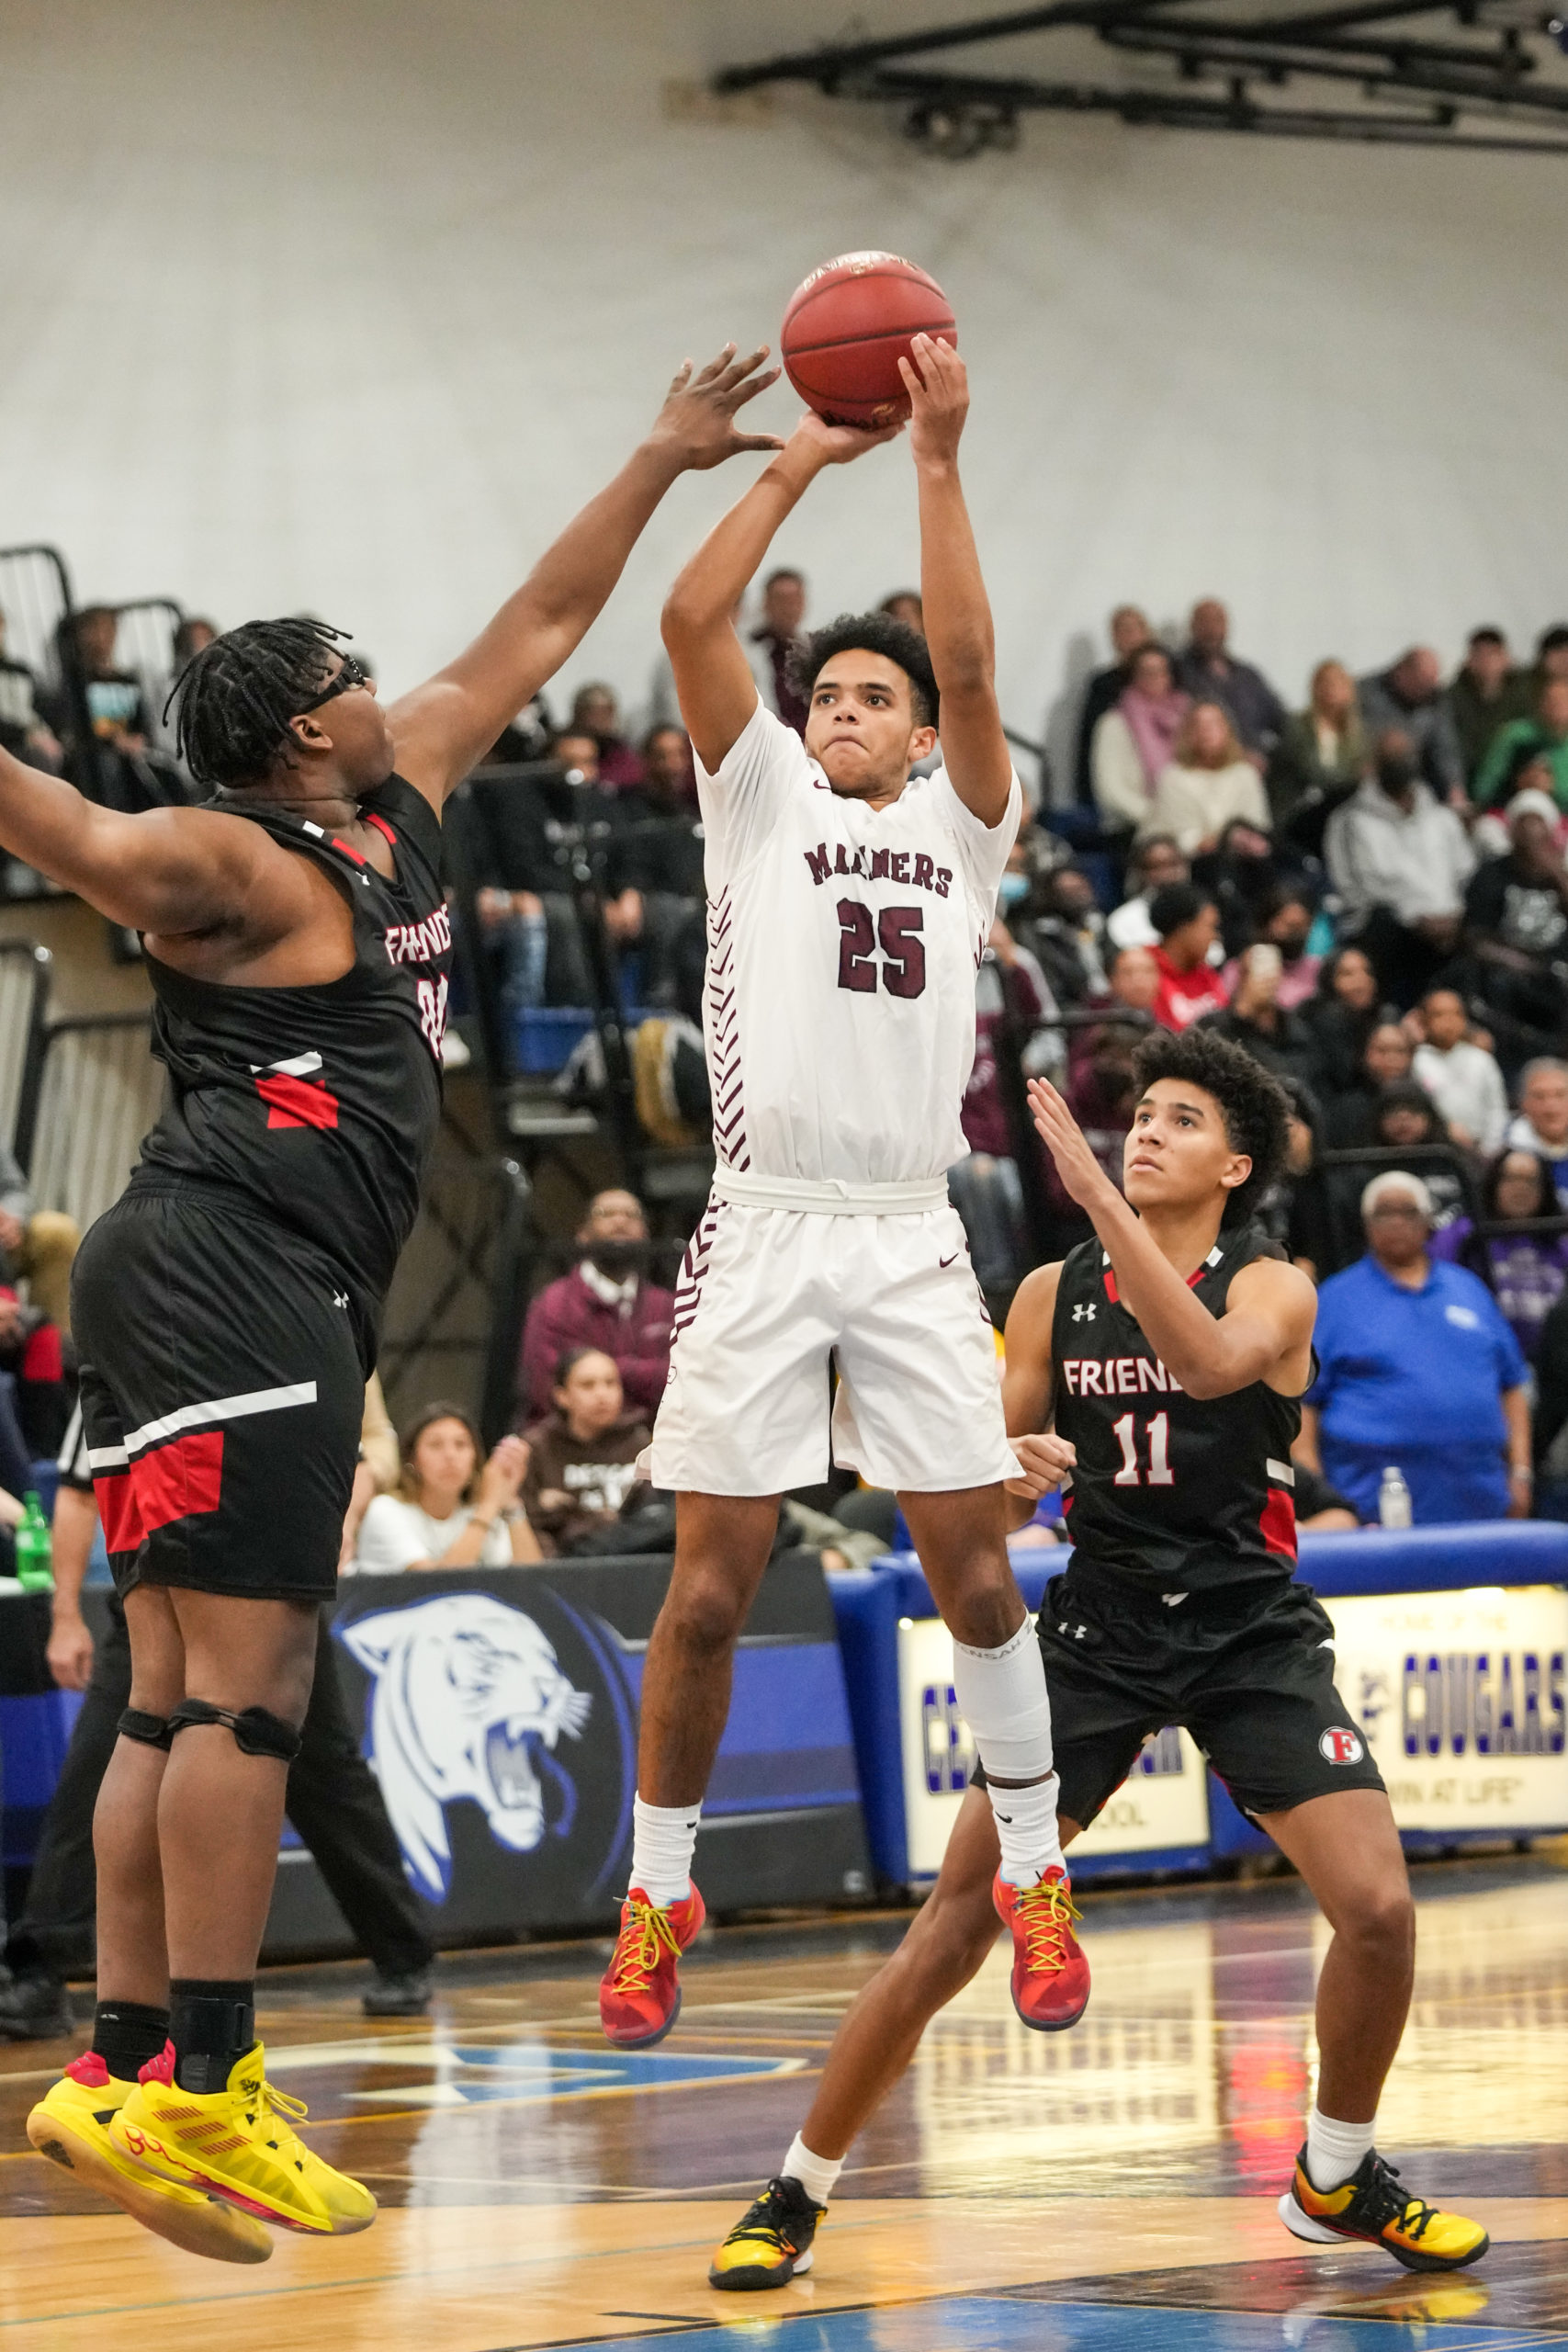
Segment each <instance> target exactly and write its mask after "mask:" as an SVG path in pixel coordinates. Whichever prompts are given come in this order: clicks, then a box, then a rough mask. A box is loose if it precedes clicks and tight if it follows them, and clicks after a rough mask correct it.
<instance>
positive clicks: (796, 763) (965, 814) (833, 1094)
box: [697, 703, 1023, 1184]
mask: <svg viewBox="0 0 1568 2352" xmlns="http://www.w3.org/2000/svg"><path fill="white" fill-rule="evenodd" d="M697 793H698V798H699V800H700V802H701V805H702V812H703V831H704V840H705V850H704V869H705V881H706V886H707V901H708V907H707V921H708V961H707V978H706V983H705V992H704V1019H703V1027H704V1033H705V1038H706V1044H707V1057H708V1074H709V1079H710V1081H711V1084H712V1088H713V1112H714V1145H715V1149H716V1154H717V1158H718V1161H719V1165H720V1167H721V1169H723V1168H730V1169H734V1170H740V1171H748V1170H749V1171H750V1172H752V1173H753V1174H756V1175H758V1176H770V1177H787V1178H795V1179H797V1180H803V1181H806V1182H816V1183H822V1182H840V1183H845V1184H897V1183H908V1182H917V1181H919V1180H921V1179H931V1178H933V1177H938V1176H940V1175H941V1174H942V1171H943V1170H945V1169H947V1168H950V1167H951V1166H952V1165H953V1161H954V1160H955V1159H962V1158H963V1157H964V1152H965V1151H966V1150H967V1148H968V1147H967V1145H966V1144H965V1142H964V1132H963V1129H962V1127H961V1126H960V1125H959V1118H958V1112H959V1105H960V1103H962V1101H963V1098H964V1088H965V1086H966V1085H967V1084H968V1081H969V1073H970V1070H971V1068H972V1067H973V1064H974V1059H975V974H976V968H977V967H978V965H979V961H980V957H981V955H982V953H983V951H984V948H985V944H986V938H987V933H988V932H989V930H990V927H991V923H992V921H993V919H994V917H995V914H996V904H997V890H998V885H999V883H1000V881H1001V876H1002V870H1003V868H1004V867H1005V865H1006V864H1007V860H1008V853H1009V851H1010V849H1011V847H1012V844H1013V841H1014V839H1015V837H1016V835H1017V832H1018V827H1019V820H1020V817H1021V813H1022V806H1023V797H1022V793H1021V788H1020V786H1019V781H1018V778H1017V776H1016V775H1015V776H1014V777H1013V779H1012V789H1011V793H1010V797H1009V801H1008V807H1007V811H1006V814H1005V815H1004V817H1003V818H1002V820H1001V822H1000V823H999V824H998V825H994V826H987V825H985V824H983V823H982V822H981V820H980V819H979V818H977V817H976V816H975V815H973V814H972V812H971V811H970V810H969V809H966V808H965V807H964V802H963V801H962V800H961V799H960V798H959V797H958V795H957V793H956V792H955V791H954V790H953V786H952V784H951V783H950V782H949V780H948V776H947V772H946V770H945V769H939V770H938V772H937V774H936V775H932V776H927V777H920V776H917V777H914V778H912V779H911V781H910V782H909V784H908V786H906V788H905V790H904V792H903V794H902V796H901V797H899V798H898V799H897V801H895V802H894V803H893V804H892V805H891V807H889V808H886V809H881V810H874V809H869V808H867V807H866V806H865V804H864V803H863V801H859V800H847V799H843V798H841V797H840V796H839V795H838V794H837V793H835V792H834V791H833V790H832V788H831V787H830V786H829V783H828V779H827V777H826V776H825V775H823V773H822V770H821V768H820V767H819V766H818V764H817V763H816V761H815V760H813V759H812V758H811V756H810V755H809V753H808V752H807V749H806V746H805V744H804V743H803V742H802V741H801V740H800V738H799V736H798V735H796V734H795V733H794V732H793V730H792V729H789V728H787V727H785V726H784V724H783V722H782V721H781V720H780V719H778V718H775V717H774V715H773V712H772V711H770V710H768V709H767V708H765V707H764V706H763V705H762V704H761V703H759V704H758V707H757V709H756V711H755V713H754V714H753V716H752V718H751V720H750V724H749V725H748V726H747V727H746V729H744V731H743V732H742V734H741V735H740V737H739V740H738V741H737V742H736V743H735V745H734V747H733V749H732V750H731V751H730V752H729V754H728V758H727V759H725V760H724V762H723V763H722V764H721V765H720V767H719V769H718V771H717V773H716V775H708V773H707V772H706V770H705V769H704V768H703V766H702V765H701V763H699V764H698V767H697Z"/></svg>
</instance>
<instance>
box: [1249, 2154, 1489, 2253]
mask: <svg viewBox="0 0 1568 2352" xmlns="http://www.w3.org/2000/svg"><path fill="white" fill-rule="evenodd" d="M1280 2220H1281V2222H1283V2223H1284V2224H1285V2227H1286V2228H1287V2229H1288V2230H1289V2231H1290V2233H1291V2235H1292V2237H1297V2238H1304V2239H1305V2240H1306V2241H1307V2243H1308V2244H1309V2245H1338V2243H1339V2241H1340V2240H1341V2239H1342V2238H1354V2239H1357V2240H1359V2243H1360V2244H1361V2245H1381V2246H1382V2249H1383V2251H1384V2252H1385V2253H1386V2254H1392V2255H1393V2258H1394V2260H1395V2262H1402V2263H1403V2264H1404V2267H1405V2268H1406V2270H1462V2269H1463V2268H1464V2267H1465V2266H1466V2265H1467V2264H1468V2263H1472V2262H1479V2261H1480V2259H1481V2257H1482V2256H1483V2254H1484V2253H1485V2252H1486V2250H1487V2248H1488V2247H1489V2246H1490V2245H1491V2243H1492V2241H1491V2239H1490V2238H1489V2237H1488V2236H1487V2234H1486V2232H1485V2231H1484V2230H1483V2228H1482V2226H1481V2224H1480V2222H1467V2221H1466V2220H1465V2219H1464V2217H1463V2215H1462V2214H1460V2213H1441V2212H1439V2211H1438V2208H1437V2207H1436V2206H1435V2205H1428V2204H1427V2201H1426V2199H1424V2198H1421V2197H1412V2196H1411V2194H1410V2192H1409V2190H1408V2189H1407V2188H1405V2186H1404V2182H1403V2181H1402V2180H1401V2179H1400V2177H1399V2175H1398V2174H1397V2173H1396V2172H1395V2170H1394V2168H1393V2165H1387V2164H1384V2162H1383V2160H1382V2157H1381V2156H1380V2155H1379V2154H1378V2152H1377V2150H1376V2149H1375V2148H1373V2149H1371V2150H1370V2151H1369V2152H1368V2154H1366V2155H1364V2156H1363V2157H1362V2158H1361V2161H1360V2163H1359V2165H1357V2167H1356V2169H1355V2171H1354V2172H1353V2173H1352V2174H1351V2175H1350V2177H1349V2179H1348V2180H1347V2181H1342V2182H1341V2183H1340V2185H1339V2187H1338V2188H1328V2189H1323V2188H1314V2187H1313V2185H1312V2180H1311V2178H1310V2177H1309V2175H1308V2172H1307V2168H1306V2150H1305V2148H1304V2147H1303V2149H1302V2152H1301V2154H1299V2155H1298V2156H1297V2158H1296V2169H1295V2176H1294V2177H1293V2178H1292V2182H1291V2186H1290V2188H1288V2189H1287V2190H1286V2191H1285V2194H1284V2195H1283V2197H1281V2198H1280Z"/></svg>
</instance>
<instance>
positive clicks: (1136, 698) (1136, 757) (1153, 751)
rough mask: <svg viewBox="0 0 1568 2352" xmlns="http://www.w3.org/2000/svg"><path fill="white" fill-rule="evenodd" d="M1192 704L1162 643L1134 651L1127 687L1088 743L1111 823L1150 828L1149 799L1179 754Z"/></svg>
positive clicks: (1099, 796)
mask: <svg viewBox="0 0 1568 2352" xmlns="http://www.w3.org/2000/svg"><path fill="white" fill-rule="evenodd" d="M1187 707H1188V706H1187V696H1186V695H1184V694H1181V693H1180V692H1179V690H1178V688H1177V686H1176V684H1175V683H1174V680H1173V677H1172V673H1171V664H1170V656H1169V654H1168V653H1167V652H1166V650H1165V649H1164V648H1163V646H1158V645H1145V646H1144V647H1143V648H1142V650H1140V651H1138V652H1137V653H1134V656H1133V658H1132V661H1131V662H1130V663H1129V665H1128V679H1127V684H1126V686H1125V687H1124V689H1123V690H1122V695H1120V697H1119V698H1118V700H1117V702H1116V704H1115V705H1114V707H1112V708H1111V709H1110V710H1108V711H1107V712H1106V714H1105V716H1104V718H1101V719H1100V720H1099V721H1098V722H1097V723H1096V726H1095V730H1094V734H1093V736H1092V737H1091V739H1090V742H1089V772H1090V775H1091V777H1092V779H1093V784H1094V799H1095V806H1096V807H1097V808H1098V809H1099V810H1100V816H1101V818H1102V819H1103V820H1104V822H1105V823H1106V825H1107V826H1108V827H1111V828H1112V829H1120V828H1122V827H1127V828H1129V829H1131V830H1142V831H1149V830H1151V828H1150V826H1149V823H1148V816H1149V804H1150V802H1151V801H1152V800H1153V798H1154V792H1155V786H1156V783H1157V782H1158V780H1159V777H1160V775H1161V773H1162V771H1163V770H1164V769H1165V768H1167V767H1168V765H1169V763H1170V762H1171V760H1172V759H1173V758H1174V756H1175V753H1176V743H1177V738H1178V736H1179V733H1180V731H1181V722H1182V720H1183V719H1184V718H1186V716H1187Z"/></svg>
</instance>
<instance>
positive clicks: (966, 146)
mask: <svg viewBox="0 0 1568 2352" xmlns="http://www.w3.org/2000/svg"><path fill="white" fill-rule="evenodd" d="M1202 6H1203V0H1054V5H1053V6H1047V7H1041V8H1018V9H1013V10H1010V12H1009V13H1007V14H1006V15H1003V16H995V17H971V18H970V19H969V20H968V21H967V22H961V23H953V24H943V25H928V26H926V27H923V28H920V29H919V30H917V31H911V32H905V33H889V34H887V35H886V36H884V37H883V38H881V39H877V40H869V39H868V40H845V41H840V42H833V43H829V44H825V45H824V46H822V47H821V48H818V49H813V50H805V51H797V52H795V53H794V54H790V55H785V56H782V57H773V58H765V59H761V60H759V61H758V62H755V63H753V64H749V65H730V66H727V67H726V68H725V69H724V70H723V71H722V72H721V73H719V74H716V75H715V76H714V83H713V86H714V88H715V90H716V92H718V93H719V94H720V95H721V96H722V95H726V94H729V93H734V92H739V91H742V90H755V89H759V88H761V87H763V86H765V85H770V84H774V83H792V82H793V83H799V84H805V85H808V86H811V87H814V88H816V89H818V90H820V91H821V92H822V93H823V95H824V96H828V97H834V98H846V99H850V100H853V101H857V102H859V103H861V104H872V105H883V106H889V107H897V108H899V109H901V110H902V112H903V115H904V119H905V127H906V129H907V130H908V133H909V136H910V137H911V138H913V139H915V140H917V141H919V143H920V144H921V145H923V146H924V147H926V148H928V149H929V150H930V151H931V152H932V153H936V154H941V155H945V156H948V157H950V158H952V159H953V160H962V159H964V157H966V156H969V155H975V154H979V153H984V152H985V151H987V150H988V149H991V150H994V149H998V148H1001V149H1007V148H1010V147H1011V146H1012V145H1014V144H1015V143H1016V141H1017V137H1018V126H1019V120H1020V118H1021V116H1022V115H1024V114H1026V113H1040V112H1046V113H1066V114H1109V115H1115V116H1117V117H1119V118H1120V119H1121V120H1122V121H1123V122H1127V123H1155V124H1159V125H1161V126H1163V127H1164V128H1165V129H1167V130H1240V131H1247V132H1251V133H1252V134H1253V135H1255V136H1259V137H1265V138H1274V139H1329V140H1351V141H1362V142H1365V143H1368V144H1371V145H1375V146H1401V147H1458V148H1474V149H1489V150H1503V151H1507V152H1513V153H1527V154H1541V153H1544V154H1554V155H1557V154H1563V153H1568V77H1564V76H1562V74H1552V73H1551V70H1550V68H1551V64H1552V63H1553V62H1554V51H1556V50H1561V49H1563V48H1568V27H1565V26H1564V24H1563V22H1562V20H1561V19H1559V18H1555V17H1550V16H1548V15H1547V14H1545V13H1543V12H1540V11H1539V10H1538V9H1536V8H1534V7H1532V6H1529V0H1523V5H1522V6H1518V5H1515V6H1510V5H1509V4H1508V0H1503V5H1502V6H1498V5H1497V0H1425V5H1418V0H1354V4H1353V5H1343V0H1341V5H1337V6H1324V7H1317V8H1310V7H1309V8H1302V9H1299V10H1296V11H1295V12H1293V13H1291V14H1281V15H1280V16H1276V17H1266V16H1249V15H1247V14H1246V13H1240V14H1236V15H1224V16H1220V15H1208V14H1204V13H1201V9H1202ZM1444 17H1449V18H1451V19H1452V20H1453V22H1454V24H1455V26H1456V28H1457V29H1458V30H1459V31H1460V33H1461V34H1465V33H1468V34H1469V35H1470V36H1471V38H1469V39H1456V40H1444V39H1438V38H1435V37H1434V22H1435V20H1438V19H1441V18H1444ZM1067 29H1075V30H1077V31H1080V32H1089V33H1092V34H1093V35H1094V36H1095V37H1096V38H1097V39H1098V40H1100V41H1102V42H1103V43H1104V44H1105V45H1106V47H1107V48H1110V49H1115V50H1120V51H1124V52H1132V53H1134V54H1138V55H1143V56H1150V57H1163V58H1167V59H1168V60H1169V62H1170V63H1171V65H1172V67H1173V68H1174V74H1173V76H1172V79H1171V81H1170V83H1169V84H1163V83H1143V84H1133V85H1129V84H1125V83H1115V82H1106V83H1103V84H1100V83H1095V82H1089V81H1083V80H1074V81H1060V82H1050V81H1043V80H1040V79H1038V78H1037V77H1035V76H1034V75H1032V74H1009V73H1005V72H997V71H995V70H992V71H989V72H980V73H976V72H964V71H959V70H957V69H954V68H952V67H949V66H947V65H945V64H943V63H940V62H935V61H937V60H939V59H940V58H941V57H942V54H943V52H946V51H953V50H957V49H969V48H973V47H974V46H976V44H977V43H981V42H995V41H1005V40H1018V39H1021V37H1023V36H1024V35H1026V34H1040V33H1048V32H1055V31H1064V30H1067ZM1438 29H1439V30H1441V29H1446V28H1444V27H1441V26H1438ZM927 59H930V60H931V61H933V62H931V63H929V64H927V63H921V62H916V61H920V60H927ZM1543 65H1544V66H1547V67H1548V69H1549V70H1548V71H1547V72H1546V73H1544V74H1543V72H1542V70H1541V69H1542V67H1543ZM1303 79H1305V80H1309V81H1312V82H1314V83H1318V84H1326V85H1331V86H1330V87H1329V89H1327V90H1326V91H1325V93H1324V97H1323V102H1322V103H1321V104H1316V105H1292V104H1289V103H1280V100H1279V98H1278V96H1276V94H1277V93H1279V92H1280V91H1282V90H1285V89H1287V88H1290V87H1292V85H1295V84H1296V83H1298V82H1299V81H1302V80H1303ZM1195 85H1197V86H1195ZM1203 85H1207V86H1203ZM1344 85H1351V86H1352V87H1354V88H1356V89H1357V90H1358V91H1359V95H1360V98H1361V101H1362V103H1360V104H1359V105H1357V106H1354V107H1352V106H1349V105H1346V104H1343V103H1339V104H1336V103H1335V102H1334V100H1335V96H1336V91H1337V90H1338V91H1340V92H1342V91H1343V88H1344Z"/></svg>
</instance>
